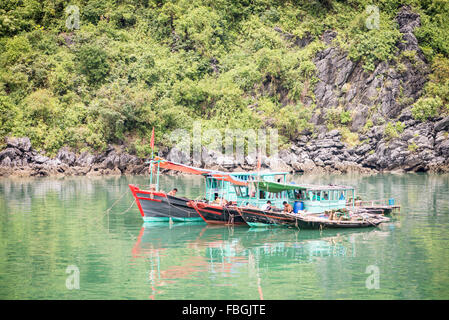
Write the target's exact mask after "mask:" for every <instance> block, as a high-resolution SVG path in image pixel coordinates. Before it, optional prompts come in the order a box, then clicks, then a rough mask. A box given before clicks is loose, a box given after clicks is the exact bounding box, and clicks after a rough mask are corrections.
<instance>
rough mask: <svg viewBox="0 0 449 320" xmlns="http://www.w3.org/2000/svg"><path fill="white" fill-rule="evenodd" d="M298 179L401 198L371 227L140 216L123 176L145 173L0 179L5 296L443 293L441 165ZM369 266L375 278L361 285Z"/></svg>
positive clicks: (448, 277) (191, 193) (445, 186)
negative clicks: (160, 220) (433, 170)
mask: <svg viewBox="0 0 449 320" xmlns="http://www.w3.org/2000/svg"><path fill="white" fill-rule="evenodd" d="M294 179H295V180H296V181H305V182H309V183H331V182H332V183H341V184H349V185H353V186H355V187H356V188H357V190H358V194H360V195H361V196H362V197H363V198H367V199H379V198H389V197H390V196H391V197H394V198H395V199H396V200H400V202H401V204H402V210H401V213H400V215H398V216H396V217H395V218H394V220H393V221H392V222H390V223H387V224H383V225H381V226H380V227H379V228H376V229H367V230H360V229H359V230H343V231H332V230H324V231H322V232H321V233H320V231H315V230H310V231H309V230H301V231H296V230H292V229H280V228H277V229H249V228H245V227H235V228H229V227H208V226H206V225H189V224H174V225H172V226H170V225H168V224H162V225H161V224H159V225H145V226H144V225H143V222H142V219H141V217H140V213H139V211H138V209H137V208H136V206H135V205H134V206H132V207H131V209H130V210H129V211H127V212H125V213H123V212H124V211H126V210H127V209H128V208H129V207H130V205H131V204H132V202H133V198H132V196H131V194H130V192H129V189H128V183H135V184H148V178H145V177H116V178H87V177H79V178H65V179H51V178H43V179H27V180H23V179H22V180H15V179H1V180H0V298H1V299H448V298H449V176H448V175H426V174H406V175H376V176H370V177H362V176H348V175H344V176H314V177H312V176H305V177H299V176H297V177H294ZM161 184H162V185H163V186H164V189H165V190H169V189H170V188H172V187H174V186H176V187H177V188H178V189H179V190H180V192H179V193H180V194H181V195H185V196H188V197H192V198H196V197H198V196H199V195H200V194H201V192H203V191H204V184H203V180H202V178H201V177H182V178H181V177H163V178H162V179H161ZM121 196H123V197H122V198H120V197H121ZM114 202H116V206H115V207H114V208H113V209H112V210H111V211H110V212H109V213H107V212H105V211H106V209H107V208H109V207H110V206H111V205H112V204H114ZM68 266H75V267H76V268H78V270H79V289H72V290H69V289H68V288H67V285H66V280H67V279H68V277H72V276H73V274H74V273H73V272H71V271H70V270H69V272H68V273H66V270H67V267H68ZM369 266H375V268H377V270H378V271H379V273H378V278H377V279H378V282H371V280H369V279H368V280H369V281H368V283H371V284H373V283H377V284H378V286H377V287H378V289H376V288H372V287H373V286H372V285H371V286H369V287H371V289H369V288H367V285H366V283H367V278H368V277H372V275H373V274H372V273H366V271H367V268H368V267H369ZM369 270H370V269H369ZM70 283H72V282H70ZM69 287H70V286H69ZM375 287H376V286H375Z"/></svg>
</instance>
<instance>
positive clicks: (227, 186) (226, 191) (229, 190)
mask: <svg viewBox="0 0 449 320" xmlns="http://www.w3.org/2000/svg"><path fill="white" fill-rule="evenodd" d="M226 174H227V175H229V176H230V177H232V178H233V179H234V180H236V181H239V182H242V185H236V184H234V183H233V182H232V181H228V180H227V179H226V177H225V176H223V177H217V176H216V175H213V174H204V176H205V177H206V197H205V198H206V199H207V200H208V201H213V200H214V199H215V196H218V197H220V198H224V199H226V200H228V201H235V202H237V204H238V205H240V203H239V199H243V198H244V199H250V198H251V199H252V198H255V199H257V195H256V194H255V193H256V191H255V189H254V188H248V187H245V186H244V185H246V184H248V185H251V184H252V182H253V181H260V180H262V181H266V182H274V181H280V182H281V181H282V182H283V183H285V182H286V178H287V174H288V172H265V173H263V172H261V173H257V172H229V173H226ZM251 195H253V196H251ZM261 196H262V198H261V199H265V198H264V197H265V195H264V194H263V191H262V192H261V193H260V194H259V198H260V197H261ZM251 201H252V202H254V200H251ZM265 202H266V200H265V201H264V202H263V203H265Z"/></svg>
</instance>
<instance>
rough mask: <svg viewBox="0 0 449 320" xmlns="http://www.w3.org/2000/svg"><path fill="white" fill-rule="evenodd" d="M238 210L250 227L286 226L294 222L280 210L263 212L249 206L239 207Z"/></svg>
mask: <svg viewBox="0 0 449 320" xmlns="http://www.w3.org/2000/svg"><path fill="white" fill-rule="evenodd" d="M238 211H239V214H240V215H241V217H242V218H243V220H245V222H246V223H247V224H248V225H249V226H250V227H267V226H270V225H271V226H288V225H291V224H292V223H294V222H295V219H294V218H292V217H288V216H286V215H284V214H282V213H280V212H279V213H277V212H272V211H270V212H265V211H262V210H257V209H251V208H239V210H238Z"/></svg>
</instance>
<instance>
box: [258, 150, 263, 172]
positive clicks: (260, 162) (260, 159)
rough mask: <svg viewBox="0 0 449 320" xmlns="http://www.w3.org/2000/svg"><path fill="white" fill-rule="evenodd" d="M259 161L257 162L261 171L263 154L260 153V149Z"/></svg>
mask: <svg viewBox="0 0 449 320" xmlns="http://www.w3.org/2000/svg"><path fill="white" fill-rule="evenodd" d="M258 158H259V159H258V160H257V170H260V166H261V165H262V154H261V153H260V149H259V156H258Z"/></svg>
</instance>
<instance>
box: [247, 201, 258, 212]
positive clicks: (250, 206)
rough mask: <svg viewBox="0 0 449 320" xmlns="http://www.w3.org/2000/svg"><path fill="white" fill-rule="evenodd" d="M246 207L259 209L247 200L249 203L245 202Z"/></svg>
mask: <svg viewBox="0 0 449 320" xmlns="http://www.w3.org/2000/svg"><path fill="white" fill-rule="evenodd" d="M245 207H247V208H250V209H257V210H259V208H258V207H256V206H253V205H251V204H250V203H249V202H247V203H246V204H245Z"/></svg>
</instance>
